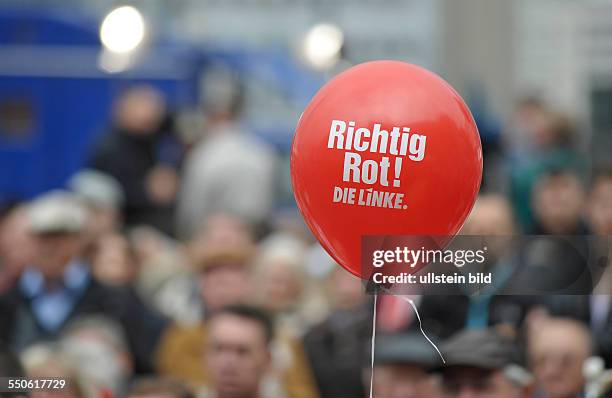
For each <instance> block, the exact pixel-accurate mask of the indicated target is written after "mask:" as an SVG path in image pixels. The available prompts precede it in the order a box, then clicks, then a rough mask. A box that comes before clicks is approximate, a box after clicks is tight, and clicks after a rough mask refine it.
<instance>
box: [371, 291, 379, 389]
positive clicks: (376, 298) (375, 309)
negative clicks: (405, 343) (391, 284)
mask: <svg viewBox="0 0 612 398" xmlns="http://www.w3.org/2000/svg"><path fill="white" fill-rule="evenodd" d="M377 302H378V290H375V291H374V316H373V317H372V352H371V354H370V357H371V363H370V398H373V396H374V395H373V394H374V347H375V346H376V312H377V310H378V305H377Z"/></svg>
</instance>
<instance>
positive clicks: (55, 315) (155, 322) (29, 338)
mask: <svg viewBox="0 0 612 398" xmlns="http://www.w3.org/2000/svg"><path fill="white" fill-rule="evenodd" d="M27 211H28V225H29V229H30V232H31V233H32V234H33V236H34V240H35V250H34V254H33V261H32V264H30V265H29V266H27V267H26V268H25V270H24V271H23V274H22V275H21V277H20V279H19V281H18V282H17V285H16V286H15V288H14V289H13V290H12V291H10V292H9V293H8V294H7V295H6V296H3V297H0V302H1V303H0V304H2V307H3V308H5V309H6V310H4V311H1V312H0V325H2V328H0V329H1V330H0V340H6V341H7V343H8V344H9V345H10V346H11V347H14V348H15V349H16V350H22V349H24V348H26V347H28V346H29V345H31V344H34V343H37V342H41V341H45V340H54V339H56V338H57V337H58V336H59V335H61V333H62V331H63V330H64V328H65V327H66V325H68V324H69V323H70V322H71V321H72V320H74V319H76V318H78V317H80V316H84V315H90V314H101V315H104V316H107V317H109V318H111V319H113V320H115V321H117V322H118V323H119V324H121V325H122V326H123V328H124V330H125V333H126V334H127V337H128V341H129V344H130V350H131V353H132V355H133V356H134V360H135V368H136V370H137V371H142V372H146V371H149V370H150V368H151V364H150V361H151V358H150V356H151V351H152V348H153V347H155V344H156V342H157V339H158V337H159V335H160V334H161V331H162V329H163V328H164V326H165V320H163V319H162V318H161V317H159V316H158V315H157V314H155V313H153V312H151V311H150V310H149V309H148V308H146V307H145V306H144V305H143V304H142V302H141V301H140V300H139V299H138V298H137V296H136V295H135V293H134V292H133V291H131V290H128V289H123V288H111V287H109V286H106V285H103V284H101V283H99V282H98V281H96V280H95V279H94V278H93V277H92V276H91V273H90V269H89V265H88V264H87V263H86V262H85V261H84V260H83V259H82V252H83V231H84V229H85V226H86V224H87V221H88V212H87V209H86V207H85V206H84V205H83V204H82V202H81V201H80V200H79V199H78V198H77V197H76V196H74V195H73V194H71V193H69V192H65V191H53V192H50V193H47V194H44V195H42V196H41V197H39V198H37V199H35V200H34V201H33V202H32V203H31V204H30V205H29V207H28V209H27Z"/></svg>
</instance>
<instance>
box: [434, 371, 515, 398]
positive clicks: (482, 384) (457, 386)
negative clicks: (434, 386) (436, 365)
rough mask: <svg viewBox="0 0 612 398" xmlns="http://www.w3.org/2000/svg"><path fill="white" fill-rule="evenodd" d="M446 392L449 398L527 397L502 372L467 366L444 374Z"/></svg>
mask: <svg viewBox="0 0 612 398" xmlns="http://www.w3.org/2000/svg"><path fill="white" fill-rule="evenodd" d="M443 385H444V391H445V392H446V396H447V397H448V398H521V397H526V396H527V395H526V394H525V392H524V391H523V389H521V388H520V387H518V386H516V385H514V384H512V383H511V382H510V381H509V380H508V379H507V378H506V377H505V376H504V374H503V372H502V371H501V370H485V369H478V368H473V367H467V366H465V367H464V366H460V367H455V368H451V369H447V370H446V371H445V372H444V382H443Z"/></svg>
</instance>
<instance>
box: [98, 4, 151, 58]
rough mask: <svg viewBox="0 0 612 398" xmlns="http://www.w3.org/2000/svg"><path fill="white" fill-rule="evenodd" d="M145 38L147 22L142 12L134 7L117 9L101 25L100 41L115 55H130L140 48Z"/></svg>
mask: <svg viewBox="0 0 612 398" xmlns="http://www.w3.org/2000/svg"><path fill="white" fill-rule="evenodd" d="M144 37H145V21H144V18H143V17H142V14H141V13H140V11H138V10H137V9H136V8H134V7H132V6H122V7H118V8H115V9H114V10H112V11H111V12H109V13H108V15H107V16H106V17H104V20H103V21H102V24H101V25H100V40H101V41H102V44H103V45H104V47H106V48H107V49H108V50H109V51H111V52H114V53H128V52H130V51H133V50H134V49H136V47H138V46H139V45H140V44H141V43H142V41H143V40H144Z"/></svg>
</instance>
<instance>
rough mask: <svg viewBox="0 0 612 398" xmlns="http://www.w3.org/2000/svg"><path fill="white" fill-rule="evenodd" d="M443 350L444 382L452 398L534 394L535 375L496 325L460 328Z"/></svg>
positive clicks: (522, 397) (517, 397) (514, 397)
mask: <svg viewBox="0 0 612 398" xmlns="http://www.w3.org/2000/svg"><path fill="white" fill-rule="evenodd" d="M441 351H442V354H443V355H444V359H445V360H446V364H445V365H444V366H443V367H442V368H441V369H440V372H441V374H442V386H443V389H444V391H445V393H446V394H447V397H449V398H528V397H531V396H532V392H533V391H532V384H533V381H532V376H531V375H530V374H529V373H528V372H527V371H526V370H525V369H524V368H523V367H521V366H520V365H519V363H518V360H517V359H516V356H517V353H516V350H515V346H514V344H513V343H512V341H510V340H509V339H507V338H506V337H504V336H502V335H500V334H499V333H498V332H497V331H495V330H494V329H483V330H467V331H463V332H460V333H458V334H456V335H455V336H453V337H451V338H450V339H449V340H448V341H447V342H445V343H444V344H443V345H442V347H441Z"/></svg>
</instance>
